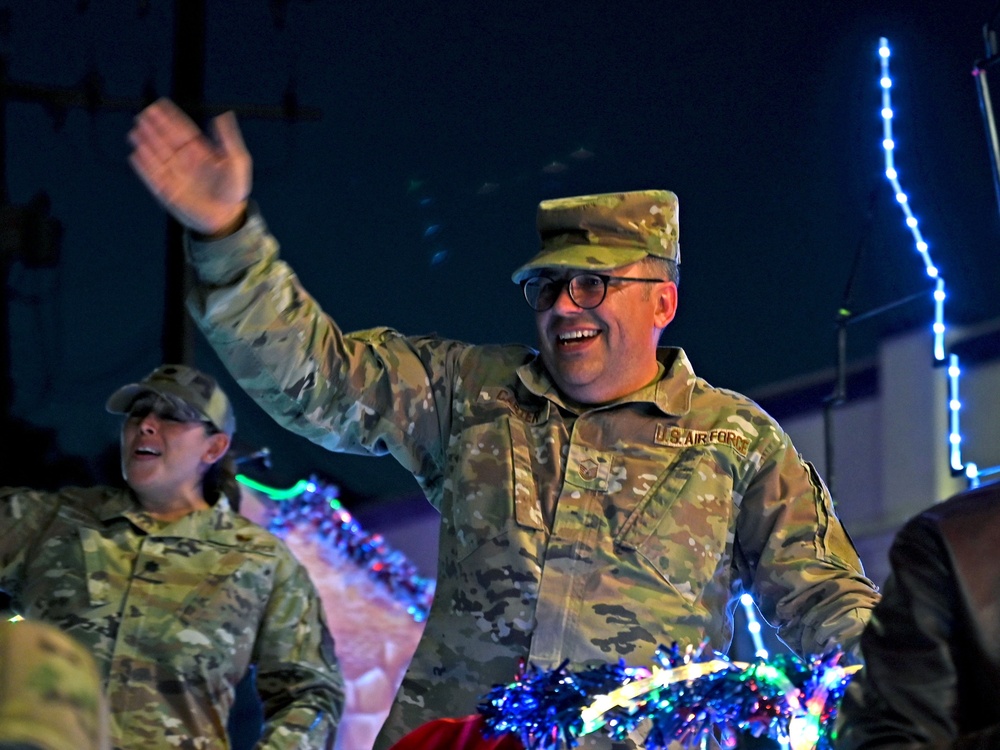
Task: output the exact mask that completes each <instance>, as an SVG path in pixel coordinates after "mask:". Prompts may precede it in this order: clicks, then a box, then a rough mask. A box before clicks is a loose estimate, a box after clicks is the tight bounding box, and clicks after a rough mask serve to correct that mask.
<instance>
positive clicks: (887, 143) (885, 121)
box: [878, 37, 946, 363]
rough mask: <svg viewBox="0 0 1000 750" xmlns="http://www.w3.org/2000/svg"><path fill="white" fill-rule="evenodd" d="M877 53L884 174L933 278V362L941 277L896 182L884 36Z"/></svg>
mask: <svg viewBox="0 0 1000 750" xmlns="http://www.w3.org/2000/svg"><path fill="white" fill-rule="evenodd" d="M878 54H879V57H880V58H881V67H882V75H881V77H880V79H879V85H880V86H881V87H882V151H883V153H884V155H885V176H886V179H888V180H889V183H890V184H891V185H892V189H893V192H894V194H895V196H896V203H898V204H899V207H900V208H901V209H902V211H903V218H904V223H905V224H906V227H907V228H908V229H909V230H910V234H911V235H913V242H914V245H915V248H916V251H917V252H918V253H919V254H920V258H921V260H922V261H923V263H924V271H925V272H926V273H927V275H928V276H929V277H930V278H932V279H935V280H936V281H935V286H934V295H933V297H934V324H933V326H932V329H931V330H932V332H933V334H934V359H935V360H936V361H937V362H940V363H943V362H944V360H945V351H944V336H945V330H946V327H945V323H944V300H945V296H946V295H945V288H944V279H942V278H941V274H940V271H939V270H938V267H937V266H936V265H934V261H933V260H932V259H931V255H930V250H929V247H928V244H927V241H926V240H925V239H924V236H923V234H922V233H921V231H920V222H919V221H917V217H916V216H914V215H913V209H912V208H911V207H910V198H909V196H908V195H907V194H906V193H905V192H904V191H903V188H902V185H901V184H900V182H899V173H898V172H897V171H896V159H895V150H896V141H895V139H894V138H893V133H892V120H893V117H894V112H893V109H892V76H891V74H890V72H889V57H890V55H891V51H890V49H889V40H888V39H886V38H885V37H881V38H880V39H879V48H878Z"/></svg>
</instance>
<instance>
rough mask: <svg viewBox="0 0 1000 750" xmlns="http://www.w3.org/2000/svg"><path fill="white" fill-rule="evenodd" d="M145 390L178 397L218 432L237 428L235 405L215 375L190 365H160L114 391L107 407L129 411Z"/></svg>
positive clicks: (113, 411) (120, 411)
mask: <svg viewBox="0 0 1000 750" xmlns="http://www.w3.org/2000/svg"><path fill="white" fill-rule="evenodd" d="M146 393H157V394H159V395H161V396H167V397H171V396H172V397H174V398H179V399H180V400H181V401H183V402H184V403H185V404H187V405H188V406H190V407H191V408H193V409H194V410H195V411H196V412H198V413H199V414H200V415H201V416H202V417H204V418H205V419H206V420H207V421H209V422H210V423H211V424H212V425H213V426H214V427H215V429H217V430H218V431H219V432H224V433H225V434H227V435H229V436H232V434H233V433H234V432H235V431H236V415H235V414H233V407H232V405H231V404H230V403H229V397H228V396H226V394H225V392H223V390H222V388H220V387H219V384H218V383H217V382H216V381H215V378H213V377H212V376H211V375H207V374H205V373H203V372H201V371H200V370H196V369H194V368H193V367H188V366H187V365H160V366H159V367H157V368H156V369H155V370H153V371H152V372H151V373H149V375H147V376H146V377H145V378H143V379H142V380H140V381H139V382H138V383H129V384H128V385H123V386H122V387H121V388H119V389H118V390H117V391H115V392H114V393H112V394H111V397H110V398H109V399H108V403H107V407H106V408H107V410H108V411H109V412H111V413H112V414H127V413H128V410H129V409H131V408H132V404H133V403H135V400H136V399H137V398H138V397H139V396H142V395H144V394H146Z"/></svg>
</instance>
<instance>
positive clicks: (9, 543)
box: [0, 487, 60, 601]
mask: <svg viewBox="0 0 1000 750" xmlns="http://www.w3.org/2000/svg"><path fill="white" fill-rule="evenodd" d="M59 504H60V501H59V495H58V494H56V493H49V492H38V491H35V490H29V489H25V488H23V487H22V488H14V487H3V488H0V591H4V592H6V593H7V594H9V595H10V596H11V597H12V598H14V600H15V601H16V600H17V597H18V595H19V594H20V589H21V585H22V581H23V576H24V565H25V561H26V559H27V556H28V554H29V552H30V549H31V548H32V547H33V546H34V545H35V544H36V543H37V541H38V540H39V538H41V536H42V534H43V532H44V530H45V528H46V527H47V526H48V525H49V524H50V523H51V522H52V519H53V518H54V517H55V515H56V513H58V512H59Z"/></svg>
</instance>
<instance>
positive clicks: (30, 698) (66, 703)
mask: <svg viewBox="0 0 1000 750" xmlns="http://www.w3.org/2000/svg"><path fill="white" fill-rule="evenodd" d="M0 747H24V748H39V749H40V750H106V748H109V747H110V744H109V741H108V707H107V705H106V704H105V701H104V696H103V695H102V693H101V683H100V677H99V675H98V673H97V665H96V664H95V663H94V659H93V657H92V656H91V655H90V654H89V653H88V652H87V650H86V649H85V648H84V647H83V646H81V645H80V644H79V643H77V642H76V641H74V640H73V639H72V638H70V637H69V636H68V635H66V634H65V633H63V632H61V631H59V630H58V629H56V628H54V627H52V626H51V625H46V624H45V623H40V622H32V621H30V620H26V621H24V622H17V623H12V622H8V621H7V620H0Z"/></svg>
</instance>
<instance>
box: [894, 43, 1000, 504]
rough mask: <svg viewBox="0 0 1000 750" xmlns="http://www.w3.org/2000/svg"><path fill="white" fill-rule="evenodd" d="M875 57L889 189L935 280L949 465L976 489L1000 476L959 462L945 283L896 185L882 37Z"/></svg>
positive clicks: (958, 406)
mask: <svg viewBox="0 0 1000 750" xmlns="http://www.w3.org/2000/svg"><path fill="white" fill-rule="evenodd" d="M878 54H879V57H880V58H881V68H882V70H881V77H880V78H879V85H880V86H881V87H882V150H883V152H884V153H885V176H886V178H887V179H888V180H889V182H890V183H891V184H892V189H893V190H894V191H895V194H896V202H897V203H898V204H899V205H900V207H901V208H902V210H903V215H904V217H905V223H906V226H907V227H908V228H909V230H910V233H911V234H912V235H913V241H914V243H915V245H916V250H917V252H918V253H920V257H921V259H922V260H923V262H924V269H925V270H926V272H927V275H928V276H930V277H931V278H932V279H934V280H935V284H934V293H933V298H934V324H933V325H932V327H931V331H932V333H933V335H934V360H935V361H936V362H940V363H943V362H944V361H945V358H946V356H947V360H948V464H949V466H950V467H951V470H952V471H953V472H955V473H961V472H963V471H964V473H965V475H966V477H967V478H968V480H969V483H970V484H971V486H973V487H977V486H979V482H980V478H981V477H982V476H984V475H985V474H986V473H996V472H1000V468H998V469H996V470H987V471H986V472H984V471H981V470H980V469H979V467H977V466H976V464H974V463H971V462H970V463H969V464H965V463H964V461H963V458H962V431H961V411H962V402H961V400H960V398H959V378H960V376H961V374H962V368H961V366H960V364H959V358H958V355H956V354H947V355H946V354H945V346H944V337H945V333H946V331H947V327H946V326H945V322H944V301H945V298H946V297H947V294H946V293H945V287H944V279H943V278H941V275H940V272H939V271H938V268H937V266H935V265H934V262H933V261H932V260H931V256H930V252H929V250H928V245H927V242H926V241H925V240H924V237H923V235H922V234H921V233H920V225H919V222H918V221H917V218H916V217H915V216H914V215H913V211H912V209H911V208H910V199H909V196H907V194H906V193H905V192H903V188H902V187H901V185H900V183H899V174H898V172H897V171H896V163H895V150H896V142H895V140H894V139H893V135H892V120H893V116H894V112H893V109H892V93H891V92H892V76H891V75H890V74H889V57H890V55H891V52H890V50H889V41H888V40H887V39H886V38H885V37H882V38H880V39H879V47H878Z"/></svg>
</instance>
